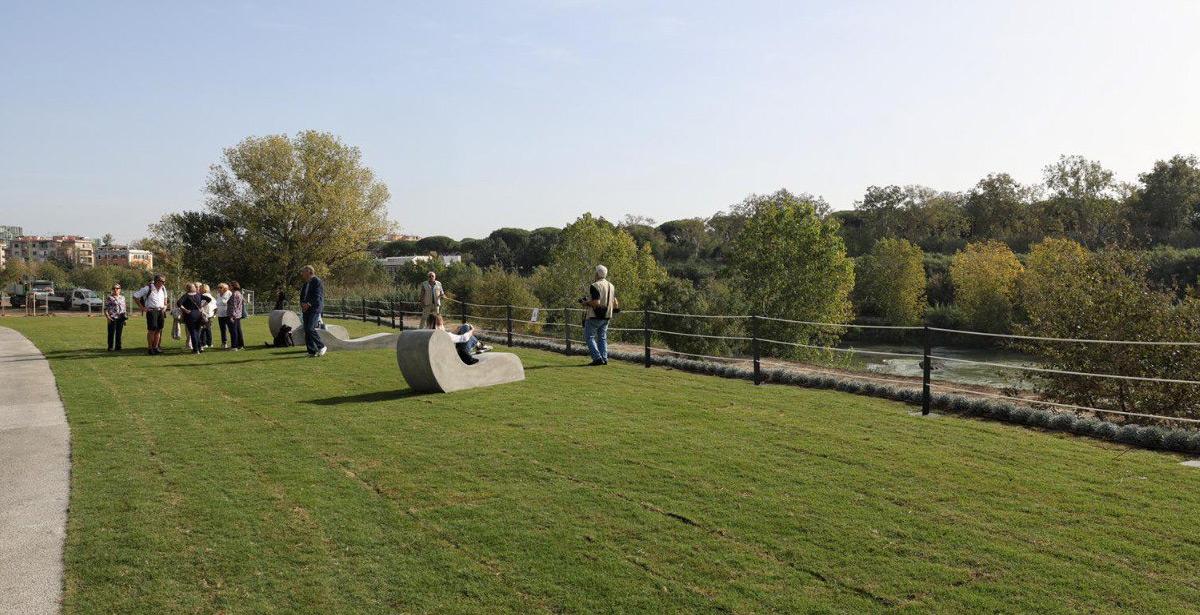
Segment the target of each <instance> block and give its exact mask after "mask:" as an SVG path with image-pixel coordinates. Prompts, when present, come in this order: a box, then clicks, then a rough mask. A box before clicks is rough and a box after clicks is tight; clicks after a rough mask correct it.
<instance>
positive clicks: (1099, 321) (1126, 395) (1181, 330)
mask: <svg viewBox="0 0 1200 615" xmlns="http://www.w3.org/2000/svg"><path fill="white" fill-rule="evenodd" d="M1147 272H1148V267H1147V264H1146V261H1145V259H1144V258H1143V256H1142V255H1140V254H1137V253H1133V252H1127V251H1119V250H1105V251H1100V252H1088V251H1087V250H1085V249H1084V248H1083V247H1082V246H1080V245H1079V244H1077V243H1074V242H1071V241H1068V240H1063V239H1048V240H1046V241H1043V242H1041V243H1038V244H1036V245H1034V246H1033V248H1032V249H1031V250H1030V253H1029V259H1028V266H1027V268H1026V270H1025V273H1024V275H1023V276H1022V279H1021V296H1022V304H1023V306H1024V310H1025V313H1026V318H1025V322H1024V323H1022V324H1021V325H1019V326H1018V329H1017V330H1018V332H1019V333H1022V334H1026V335H1031V336H1039V337H1051V338H1084V339H1097V340H1139V341H1165V340H1170V341H1184V342H1195V341H1196V340H1197V339H1200V301H1198V300H1196V299H1194V298H1192V297H1186V296H1185V297H1184V298H1183V299H1179V298H1178V297H1177V293H1176V292H1175V291H1174V290H1172V289H1165V290H1159V289H1155V288H1153V287H1152V286H1151V284H1150V283H1149V281H1148V279H1147ZM1021 347H1022V348H1023V349H1025V350H1027V351H1029V352H1031V353H1033V354H1036V355H1037V356H1038V359H1039V362H1040V363H1042V365H1043V366H1044V367H1049V368H1053V369H1058V370H1063V371H1065V372H1076V373H1096V374H1117V375H1124V376H1140V377H1151V378H1169V379H1178V380H1194V379H1195V375H1196V373H1197V372H1198V371H1200V348H1197V347H1195V346H1186V345H1182V346H1151V345H1136V344H1130V345H1125V344H1117V345H1113V344H1095V343H1092V344H1083V343H1075V342H1053V341H1043V340H1027V341H1025V342H1023V343H1022V344H1021ZM1035 382H1036V384H1037V385H1038V386H1039V388H1040V389H1041V392H1042V394H1043V395H1044V396H1046V398H1047V399H1051V400H1054V401H1060V402H1065V403H1072V404H1080V405H1084V406H1091V407H1098V408H1114V409H1118V410H1122V411H1125V412H1142V413H1147V414H1157V415H1163V416H1178V417H1188V418H1197V417H1200V401H1197V398H1196V395H1195V387H1194V386H1191V385H1186V384H1177V383H1159V382H1147V381H1136V380H1121V379H1114V378H1096V377H1090V376H1078V375H1074V374H1069V373H1046V374H1042V375H1041V376H1040V377H1039V378H1038V379H1037V380H1036V381H1035Z"/></svg>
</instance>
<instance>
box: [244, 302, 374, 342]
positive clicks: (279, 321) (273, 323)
mask: <svg viewBox="0 0 1200 615" xmlns="http://www.w3.org/2000/svg"><path fill="white" fill-rule="evenodd" d="M284 325H287V326H289V327H291V328H292V343H294V344H296V345H297V346H303V345H304V343H305V341H306V337H307V336H305V335H304V320H303V319H301V318H300V315H299V314H297V313H295V312H293V311H291V310H272V311H271V313H270V314H268V315H267V328H269V329H270V330H271V339H275V336H276V335H277V334H278V333H279V328H280V327H282V326H284ZM325 331H326V332H327V333H329V335H322V336H321V341H322V342H325V343H326V344H327V345H330V344H329V340H330V338H336V339H338V340H343V341H345V340H349V339H350V332H349V331H347V330H346V327H343V326H341V325H330V324H326V325H325ZM381 335H385V334H381ZM390 344H391V342H388V344H385V345H383V346H378V348H386V347H387V346H388V345H390ZM332 347H333V346H332V345H330V348H332ZM373 348H374V346H373Z"/></svg>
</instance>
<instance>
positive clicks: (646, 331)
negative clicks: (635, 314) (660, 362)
mask: <svg viewBox="0 0 1200 615" xmlns="http://www.w3.org/2000/svg"><path fill="white" fill-rule="evenodd" d="M642 344H643V345H644V346H645V354H644V355H642V364H643V365H645V366H646V367H650V310H645V309H644V310H642Z"/></svg>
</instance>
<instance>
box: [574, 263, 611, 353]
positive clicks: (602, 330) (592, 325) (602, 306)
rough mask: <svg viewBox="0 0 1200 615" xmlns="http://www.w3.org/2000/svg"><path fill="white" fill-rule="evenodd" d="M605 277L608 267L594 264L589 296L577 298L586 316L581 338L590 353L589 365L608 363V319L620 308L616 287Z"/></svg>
mask: <svg viewBox="0 0 1200 615" xmlns="http://www.w3.org/2000/svg"><path fill="white" fill-rule="evenodd" d="M607 278H608V267H605V266H604V265H596V281H595V282H592V285H591V287H590V288H589V291H588V292H589V295H590V297H585V298H583V299H580V300H579V304H580V305H582V306H583V308H584V313H585V315H586V317H587V318H586V320H584V321H583V339H584V340H585V341H586V342H587V348H588V354H590V355H592V362H591V363H589V365H608V321H609V319H611V318H612V316H613V312H615V311H619V308H620V302H618V301H617V289H616V287H614V286H613V285H612V283H610V282H609V281H608V279H607Z"/></svg>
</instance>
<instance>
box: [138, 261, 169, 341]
mask: <svg viewBox="0 0 1200 615" xmlns="http://www.w3.org/2000/svg"><path fill="white" fill-rule="evenodd" d="M133 300H134V301H136V302H137V304H138V307H140V308H141V309H142V315H143V316H145V317H146V354H162V332H163V326H164V325H165V324H166V322H167V278H166V277H165V276H163V275H161V274H159V275H156V276H154V280H153V281H152V282H150V283H149V284H147V285H145V286H143V287H142V288H140V289H138V290H137V291H136V292H134V293H133Z"/></svg>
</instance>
